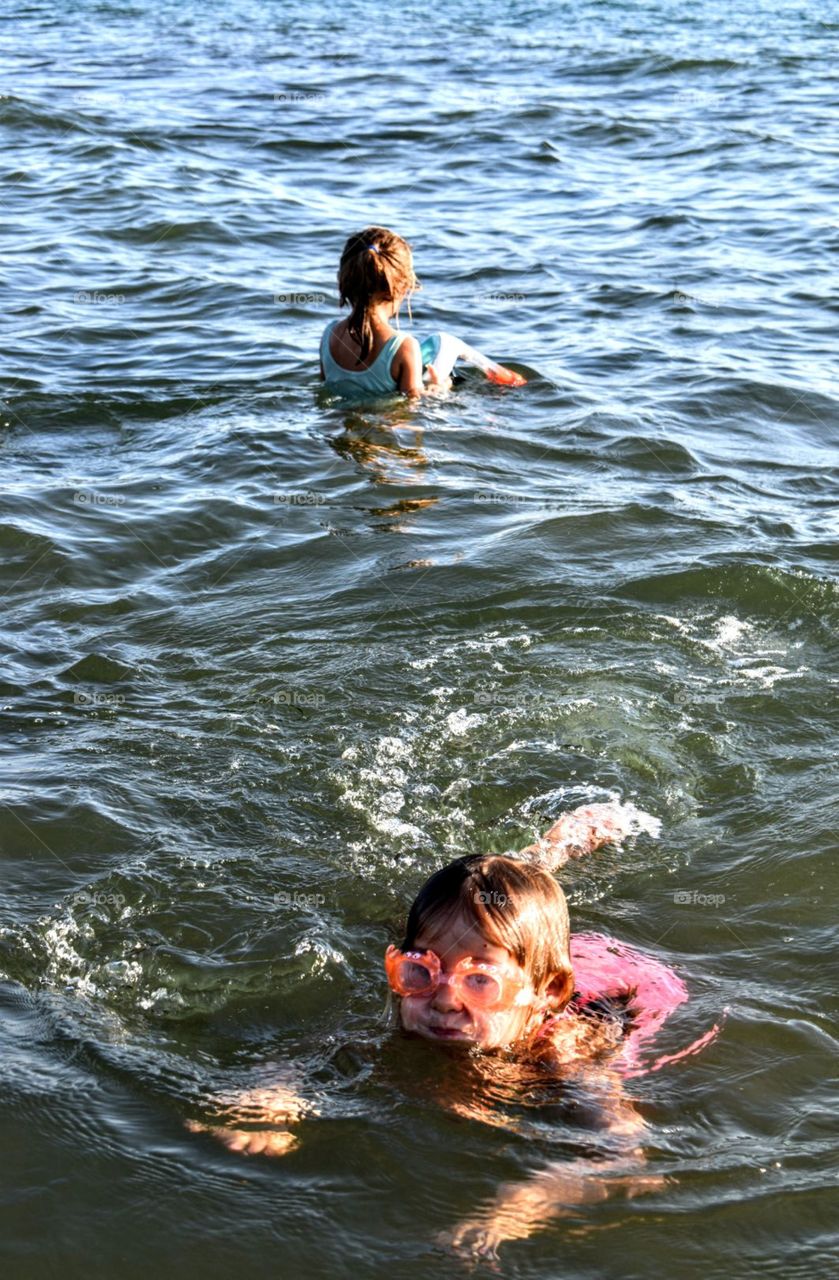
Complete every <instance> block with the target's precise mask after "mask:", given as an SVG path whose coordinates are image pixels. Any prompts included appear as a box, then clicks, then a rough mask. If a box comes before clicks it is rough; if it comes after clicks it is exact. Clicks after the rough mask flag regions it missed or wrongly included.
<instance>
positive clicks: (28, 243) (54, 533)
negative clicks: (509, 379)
mask: <svg viewBox="0 0 839 1280" xmlns="http://www.w3.org/2000/svg"><path fill="white" fill-rule="evenodd" d="M402 12H403V14H404V15H405V16H404V18H403V19H402V21H401V22H400V21H399V20H398V19H397V17H396V13H395V11H389V10H388V11H380V10H371V9H370V8H369V7H367V6H361V5H358V4H355V3H351V4H348V5H345V6H343V7H342V9H341V11H340V13H336V12H334V11H333V10H331V9H329V8H328V7H326V6H323V5H321V4H320V3H319V2H318V0H316V3H315V6H314V7H306V6H303V5H302V4H297V3H289V4H287V5H280V4H276V3H268V4H255V3H249V2H248V0H230V2H228V3H225V4H223V5H222V4H212V3H211V4H206V5H202V4H198V3H194V2H193V0H184V2H183V3H181V4H178V5H175V4H171V3H162V2H161V3H145V2H138V3H135V4H133V5H120V6H117V5H113V4H97V3H91V2H87V3H67V4H64V5H62V6H51V5H47V4H44V3H31V4H28V5H25V6H23V7H22V8H21V9H20V10H19V12H18V13H17V14H16V15H14V16H13V14H12V10H11V7H8V8H4V9H3V11H2V15H0V16H2V24H0V48H2V54H3V60H4V63H5V67H6V70H5V74H4V77H3V83H2V86H0V87H1V88H2V93H3V97H2V100H0V125H2V135H0V136H2V143H3V184H2V192H0V223H1V224H2V228H3V233H4V234H3V242H4V255H3V260H4V269H3V272H2V284H1V285H0V290H2V311H1V312H0V316H2V318H0V326H2V343H0V352H2V356H0V374H2V392H0V395H2V414H0V459H2V465H3V495H2V511H0V549H1V550H2V584H0V591H2V599H3V606H4V607H3V611H2V642H3V646H4V653H5V658H4V664H3V670H2V677H1V678H2V687H1V688H0V694H2V697H1V698H0V705H2V724H3V735H2V746H3V763H4V766H5V768H4V774H3V783H2V796H0V801H1V802H2V805H1V807H0V841H1V842H2V856H3V863H2V866H3V885H2V929H1V930H0V1037H2V1047H1V1048H0V1080H2V1106H0V1169H1V1170H2V1173H0V1204H2V1240H3V1245H2V1248H3V1251H4V1254H5V1261H6V1265H5V1271H4V1274H8V1275H9V1276H10V1277H13V1280H18V1278H20V1280H47V1278H50V1280H51V1278H52V1277H58V1276H60V1277H62V1280H64V1278H66V1280H77V1278H81V1277H85V1278H86V1280H88V1278H89V1280H112V1278H116V1277H119V1280H135V1278H136V1280H139V1278H140V1277H143V1278H145V1277H148V1276H150V1275H151V1276H155V1277H159V1278H160V1280H169V1278H170V1277H172V1278H173V1280H174V1278H175V1277H181V1276H183V1275H193V1274H194V1275H200V1276H201V1277H202V1278H203V1280H216V1278H217V1277H218V1278H221V1277H228V1276H231V1275H237V1276H238V1275H241V1276H246V1277H254V1278H260V1280H261V1278H262V1277H285V1276H289V1277H291V1276H294V1277H302V1278H304V1280H308V1278H309V1277H321V1276H340V1277H345V1276H346V1277H350V1276H352V1277H357V1276H364V1277H368V1276H371V1277H390V1276H393V1275H395V1274H397V1273H398V1274H400V1275H404V1276H408V1277H412V1278H416V1280H420V1278H422V1280H425V1278H426V1277H432V1276H434V1277H436V1276H439V1275H455V1274H460V1272H459V1271H458V1268H457V1265H456V1264H455V1263H454V1262H453V1261H451V1260H447V1259H445V1258H443V1257H441V1255H440V1254H439V1253H435V1252H434V1251H433V1249H432V1240H433V1238H434V1236H435V1234H436V1233H437V1232H438V1231H440V1230H443V1229H445V1228H448V1227H451V1226H453V1225H454V1223H456V1222H457V1221H458V1220H459V1219H462V1218H463V1217H466V1216H468V1215H469V1214H470V1213H471V1212H474V1210H475V1209H476V1207H477V1206H479V1205H480V1204H481V1203H482V1202H485V1201H486V1199H487V1198H488V1197H490V1196H491V1195H492V1194H493V1192H494V1190H495V1188H496V1187H497V1186H498V1185H499V1183H501V1182H503V1181H510V1180H515V1179H520V1178H524V1177H526V1175H527V1173H528V1171H529V1170H532V1169H534V1168H537V1167H539V1166H540V1165H541V1164H544V1163H545V1162H546V1161H547V1160H548V1159H550V1158H552V1157H553V1158H556V1156H557V1151H560V1152H561V1151H562V1150H564V1148H563V1146H562V1142H561V1139H562V1138H563V1134H562V1133H561V1132H560V1127H558V1126H557V1125H556V1124H554V1123H553V1122H552V1120H551V1116H550V1113H549V1111H548V1112H540V1111H538V1110H537V1109H531V1110H532V1123H531V1125H530V1127H529V1128H527V1129H526V1130H523V1131H522V1132H515V1131H514V1130H513V1129H512V1128H507V1129H504V1128H492V1127H488V1126H486V1125H483V1124H480V1123H477V1122H476V1121H470V1120H466V1119H456V1118H455V1117H453V1116H452V1115H451V1113H450V1112H449V1111H447V1110H446V1109H445V1108H444V1107H443V1106H441V1104H440V1093H441V1090H444V1089H445V1088H446V1087H447V1081H449V1073H450V1072H451V1070H452V1065H451V1063H450V1062H449V1061H448V1060H447V1059H446V1057H445V1055H443V1054H441V1053H432V1052H429V1051H426V1050H424V1049H423V1047H419V1049H418V1048H417V1047H416V1046H414V1045H411V1044H409V1043H407V1042H405V1041H402V1040H400V1039H399V1038H398V1037H394V1036H393V1035H392V1034H391V1033H390V1032H388V1030H387V1028H386V1026H385V1025H384V1024H383V1022H382V1019H381V1012H382V1008H383V1004H384V995H385V990H384V982H383V974H382V971H381V956H382V953H383V951H384V948H385V945H386V943H387V942H388V941H389V940H391V939H392V938H393V937H394V935H395V933H396V932H397V931H398V929H399V926H400V923H401V920H402V919H403V917H404V912H405V910H406V907H407V905H408V904H409V902H410V900H411V897H412V895H413V893H414V892H415V890H416V889H417V887H418V886H419V884H420V883H421V881H422V880H423V878H424V877H425V876H426V875H427V874H428V873H429V872H430V871H431V870H432V869H434V868H436V867H437V866H439V865H440V864H441V863H442V862H443V861H444V860H446V859H448V858H450V857H453V856H456V855H457V854H459V853H461V852H465V851H468V850H474V849H479V848H486V849H494V850H503V849H508V848H511V847H513V846H518V845H521V844H525V843H527V842H528V841H529V839H530V838H531V837H532V835H533V834H534V833H535V831H536V830H537V829H539V828H540V827H543V826H545V825H547V823H548V822H549V821H551V820H552V819H553V818H555V817H556V816H558V814H559V813H560V812H562V811H563V810H564V809H565V808H568V807H570V806H571V805H573V804H575V803H579V802H580V801H582V800H589V799H602V798H605V797H606V796H608V795H610V794H617V795H620V796H622V797H623V798H625V799H628V800H633V801H634V802H635V803H636V804H638V805H640V806H641V807H643V808H644V809H645V810H647V811H649V812H651V813H653V814H655V815H657V816H658V817H659V818H660V819H661V820H662V823H663V830H662V835H661V838H660V839H658V840H654V839H651V838H649V837H647V836H642V837H639V838H638V840H637V841H636V843H635V844H634V846H633V847H630V846H627V847H626V848H625V849H624V850H623V851H621V852H617V851H615V850H607V851H604V852H602V853H601V854H598V855H597V856H596V857H594V858H593V859H591V860H590V861H589V862H587V863H584V864H579V865H575V866H574V867H573V868H572V869H571V870H570V871H569V872H568V873H567V874H566V875H565V877H564V883H565V885H566V889H567V892H568V894H569V898H570V901H571V906H572V914H573V920H574V923H575V924H576V926H577V927H580V928H586V929H602V930H605V931H608V932H611V933H614V934H616V935H617V936H619V937H621V938H623V939H625V940H626V941H628V942H631V943H635V944H636V945H641V946H645V947H647V948H649V949H650V950H652V951H653V952H654V954H656V955H659V956H661V957H663V958H664V959H667V960H669V961H670V962H671V963H673V964H675V965H676V967H677V968H678V970H679V972H680V973H682V975H683V976H684V977H685V979H686V981H687V982H688V984H689V986H690V988H691V992H692V996H693V998H692V1000H691V1001H690V1003H689V1004H688V1005H687V1006H685V1007H684V1008H683V1009H682V1010H681V1011H680V1012H679V1014H678V1016H677V1017H676V1018H674V1020H673V1023H672V1024H671V1025H670V1026H669V1027H668V1028H666V1029H665V1032H664V1033H663V1035H662V1038H661V1049H662V1051H668V1050H669V1049H673V1048H676V1047H678V1046H679V1045H680V1044H682V1043H684V1042H685V1041H686V1040H687V1039H688V1038H693V1037H694V1036H696V1035H698V1034H700V1033H701V1032H702V1031H703V1030H704V1029H706V1028H707V1027H708V1026H709V1025H710V1024H711V1023H712V1022H713V1021H715V1020H717V1019H718V1018H719V1016H720V1013H721V1010H722V1009H723V1008H724V1007H728V1009H729V1015H728V1020H727V1022H726V1025H725V1028H724V1031H723V1034H722V1035H721V1036H720V1038H719V1039H718V1040H717V1041H716V1043H715V1044H713V1045H712V1046H711V1047H709V1048H708V1049H706V1050H705V1052H704V1053H703V1054H701V1055H700V1056H698V1057H696V1058H692V1059H688V1060H686V1061H683V1062H681V1063H679V1064H677V1065H675V1066H673V1067H672V1068H671V1069H670V1070H664V1071H661V1072H658V1073H656V1074H654V1075H650V1076H645V1077H642V1078H639V1079H638V1080H635V1081H633V1082H632V1083H631V1086H630V1091H631V1093H632V1095H633V1096H634V1097H635V1098H636V1099H637V1100H638V1104H639V1106H640V1108H641V1109H642V1110H643V1111H644V1114H645V1115H646V1117H647V1119H648V1121H649V1123H650V1140H649V1143H648V1153H649V1166H648V1169H649V1171H651V1172H653V1173H657V1174H664V1175H667V1176H668V1177H669V1178H672V1179H674V1180H675V1181H673V1182H671V1183H670V1184H668V1186H667V1188H666V1189H664V1190H662V1191H660V1192H658V1193H656V1194H653V1195H649V1196H645V1197H641V1198H639V1199H636V1200H633V1201H627V1200H625V1199H623V1198H620V1197H617V1198H615V1199H611V1200H608V1201H606V1202H605V1203H602V1204H598V1205H594V1206H592V1207H591V1208H589V1209H586V1210H583V1211H582V1212H580V1213H579V1214H578V1215H576V1216H575V1217H574V1218H573V1219H569V1220H566V1221H564V1222H555V1223H553V1224H552V1225H549V1226H547V1227H546V1228H545V1230H544V1231H542V1232H540V1233H538V1234H535V1235H533V1236H532V1237H531V1238H530V1239H529V1240H527V1241H522V1242H517V1243H516V1242H513V1243H510V1244H508V1245H506V1246H504V1247H503V1248H502V1251H501V1263H500V1266H501V1271H502V1274H504V1275H508V1276H516V1277H528V1278H529V1277H533V1278H534V1280H535V1278H538V1280H548V1278H549V1277H550V1278H551V1280H552V1278H553V1277H560V1276H561V1277H563V1280H583V1278H585V1280H588V1278H589V1277H591V1278H598V1280H599V1278H602V1277H607V1278H608V1280H612V1278H613V1277H614V1278H615V1280H618V1278H620V1280H629V1278H635V1277H637V1278H639V1280H653V1278H655V1280H657V1278H658V1277H671V1276H679V1277H688V1278H690V1280H692V1278H693V1277H697V1278H698V1277H702V1280H712V1278H717V1277H719V1278H721V1280H722V1278H723V1277H725V1278H726V1280H728V1278H730V1277H737V1278H739V1277H751V1276H760V1277H762V1278H763V1277H767V1278H769V1277H771V1278H775V1277H777V1278H778V1280H790V1278H793V1280H798V1278H799V1277H801V1278H803V1277H806V1278H807V1280H811V1277H817V1278H820V1277H823V1276H824V1277H827V1276H835V1275H839V1238H837V1231H836V1221H837V1190H836V1184H837V1173H839V1167H838V1166H837V1156H836V1149H837V1142H836V1139H837V1122H836V1113H837V1103H838V1102H839V1099H838V1098H837V1087H836V1052H837V1031H836V1015H837V994H836V973H837V968H836V955H835V932H836V931H835V902H836V898H837V892H839V876H837V871H836V860H835V830H836V825H837V823H836V817H835V814H834V813H833V812H832V805H831V801H832V792H833V785H834V776H835V760H836V740H837V733H836V714H835V691H836V680H837V676H836V665H835V634H836V619H837V612H839V609H838V607H837V605H838V603H839V602H838V601H837V590H836V582H835V572H834V566H835V562H836V556H837V524H836V491H835V481H836V474H837V458H836V452H835V443H836V422H837V413H836V408H837V399H838V398H839V388H837V379H836V331H837V303H836V292H835V278H834V276H833V271H834V268H835V262H836V251H837V248H839V231H837V223H836V207H837V195H839V190H837V188H838V187H839V184H837V178H836V172H837V169H836V155H837V148H836V128H835V95H836V86H835V78H832V77H834V73H835V65H836V55H837V32H839V9H837V6H836V5H835V4H829V5H823V4H818V5H817V4H815V3H810V2H808V3H805V4H795V5H793V4H788V3H783V2H781V3H775V4H771V5H763V4H755V5H750V6H740V5H736V4H735V5H732V4H720V3H709V2H707V0H701V3H698V4H693V5H687V4H683V3H655V4H651V5H643V6H641V5H621V4H617V3H595V2H593V0H587V2H586V3H582V4H579V5H560V6H556V5H548V4H546V3H542V4H532V5H518V4H513V3H507V4H505V5H503V6H502V7H501V9H500V10H496V11H494V12H491V11H488V10H486V9H485V8H484V7H483V6H478V5H476V4H473V3H466V4H464V5H462V6H460V7H457V8H456V9H451V10H445V11H444V10H430V9H427V8H420V7H415V8H411V7H409V8H408V9H406V10H403V11H402ZM370 222H374V223H383V224H385V225H390V226H393V227H394V228H395V229H396V230H397V231H399V232H400V233H402V234H403V235H405V236H406V237H407V238H408V239H409V240H410V241H411V242H412V244H413V245H414V251H415V261H416V266H417V271H418V274H419V276H420V278H421V279H422V281H423V284H424V289H423V292H422V293H421V294H420V295H419V296H418V298H417V299H416V302H415V306H414V326H415V329H416V331H418V332H421V333H422V332H430V331H432V330H434V329H439V328H445V329H449V330H453V331H455V332H457V333H460V334H462V335H463V336H464V337H465V338H467V339H468V340H469V341H471V342H472V343H474V344H475V345H477V346H478V347H480V348H481V349H483V350H485V351H487V352H490V353H491V354H492V355H494V356H495V357H497V358H499V359H512V360H515V361H517V362H518V364H519V367H522V368H525V369H527V370H529V373H530V379H531V380H530V382H529V384H528V386H527V387H526V388H524V389H523V390H522V391H520V392H515V393H506V392H504V391H503V390H499V389H497V388H489V387H488V386H486V385H484V384H481V383H476V382H475V381H468V382H467V383H466V384H465V385H464V386H462V387H459V388H458V389H456V390H455V391H454V392H452V393H451V394H450V395H448V396H447V397H444V398H441V399H437V400H430V401H428V402H426V403H422V404H421V405H420V406H419V407H418V408H414V409H409V408H407V407H406V406H404V405H401V406H397V407H393V406H390V407H388V406H378V407H373V408H370V409H364V408H360V409H359V408H356V409H353V410H348V409H344V408H342V407H341V406H340V405H339V404H336V403H333V402H330V401H329V399H328V397H327V398H324V397H323V395H322V394H321V393H320V392H319V390H318V386H317V359H316V352H317V343H318V339H319V336H320V333H321V330H322V328H323V326H324V325H325V323H326V322H327V321H328V320H329V319H331V318H332V317H333V316H334V315H335V314H337V298H336V296H335V287H334V275H335V270H336V266H337V259H338V255H339V253H340V248H341V246H342V244H343V240H344V238H345V237H346V235H347V234H348V232H349V231H351V230H354V229H357V228H359V227H361V226H363V225H365V224H366V223H370ZM685 898H689V901H685V900H684V899H685ZM288 1062H294V1063H297V1064H299V1068H300V1070H301V1072H302V1073H303V1075H304V1076H305V1079H306V1082H307V1084H306V1092H307V1095H308V1097H309V1098H310V1100H312V1101H313V1102H315V1103H316V1104H317V1106H318V1107H319V1109H320V1113H321V1114H320V1116H319V1117H318V1118H313V1119H310V1120H309V1121H308V1122H307V1123H305V1124H304V1125H302V1126H301V1128H300V1130H299V1133H300V1137H301V1143H300V1146H299V1148H298V1150H296V1151H294V1152H293V1153H291V1154H290V1155H288V1156H287V1157H286V1158H284V1159H282V1160H274V1161H270V1160H267V1159H251V1160H246V1159H243V1158H241V1157H239V1158H237V1157H235V1156H233V1155H231V1154H230V1153H228V1152H227V1151H225V1150H223V1149H222V1148H221V1147H219V1146H217V1145H216V1144H215V1143H214V1142H213V1141H212V1140H211V1139H209V1138H205V1137H200V1136H195V1135H193V1134H190V1133H188V1132H187V1131H186V1130H185V1128H184V1121H185V1120H186V1119H187V1118H189V1117H191V1116H201V1115H206V1114H208V1112H209V1110H210V1109H211V1107H212V1099H213V1098H214V1097H215V1096H217V1095H218V1094H219V1093H221V1092H224V1091H229V1090H232V1089H236V1088H239V1087H244V1086H246V1085H249V1084H252V1083H254V1082H255V1081H257V1082H263V1081H266V1080H270V1079H271V1078H273V1076H274V1075H275V1074H276V1073H277V1072H278V1071H281V1070H282V1064H285V1063H288ZM564 1136H565V1137H566V1138H567V1135H564ZM566 1145H567V1144H566Z"/></svg>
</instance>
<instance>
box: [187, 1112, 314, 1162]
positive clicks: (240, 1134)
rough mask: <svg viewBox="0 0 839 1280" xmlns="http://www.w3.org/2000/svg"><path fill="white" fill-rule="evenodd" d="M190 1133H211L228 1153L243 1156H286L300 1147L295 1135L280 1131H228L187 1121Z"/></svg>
mask: <svg viewBox="0 0 839 1280" xmlns="http://www.w3.org/2000/svg"><path fill="white" fill-rule="evenodd" d="M186 1127H187V1129H189V1131H190V1133H211V1134H212V1135H213V1137H214V1138H217V1139H218V1141H219V1142H220V1143H222V1145H223V1146H225V1147H227V1149H228V1151H235V1152H237V1153H238V1154H239V1155H243V1156H284V1155H287V1154H288V1152H289V1151H293V1150H294V1148H295V1147H296V1146H298V1145H299V1142H300V1140H299V1138H295V1136H294V1134H293V1133H288V1132H284V1131H281V1130H278V1129H250V1130H248V1129H226V1128H225V1127H224V1126H223V1125H213V1124H201V1123H200V1121H198V1120H187V1122H186Z"/></svg>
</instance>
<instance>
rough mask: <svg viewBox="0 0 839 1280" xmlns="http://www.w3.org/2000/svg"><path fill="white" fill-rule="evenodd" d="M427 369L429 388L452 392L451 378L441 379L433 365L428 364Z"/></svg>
mask: <svg viewBox="0 0 839 1280" xmlns="http://www.w3.org/2000/svg"><path fill="white" fill-rule="evenodd" d="M425 368H426V372H427V373H428V385H429V388H430V387H436V388H437V389H438V390H440V391H451V389H452V380H451V378H441V377H440V375H439V373H438V372H437V370H436V369H435V368H434V365H433V364H427V365H426V366H425Z"/></svg>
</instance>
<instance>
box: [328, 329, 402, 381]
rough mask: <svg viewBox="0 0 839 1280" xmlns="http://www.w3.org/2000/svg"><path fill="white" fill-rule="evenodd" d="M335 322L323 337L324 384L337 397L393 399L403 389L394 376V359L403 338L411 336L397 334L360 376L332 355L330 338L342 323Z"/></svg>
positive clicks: (359, 371) (360, 372)
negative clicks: (343, 366)
mask: <svg viewBox="0 0 839 1280" xmlns="http://www.w3.org/2000/svg"><path fill="white" fill-rule="evenodd" d="M340 318H341V317H340V316H339V317H338V320H331V321H330V322H329V324H328V325H327V326H326V328H325V329H324V331H323V337H322V338H321V340H320V358H321V360H322V361H323V372H324V375H325V380H324V385H325V386H326V387H327V388H328V389H329V390H330V391H331V392H333V393H334V394H335V395H339V396H346V397H348V398H352V399H354V400H357V399H358V398H359V397H360V396H364V397H365V398H370V397H372V396H392V395H393V394H394V393H395V392H397V391H398V390H399V387H398V386H397V384H396V383H395V382H394V380H393V378H392V377H391V373H390V366H391V365H392V363H393V357H394V356H395V355H396V349H397V347H398V346H399V344H400V342H401V341H402V339H403V338H405V337H407V334H404V333H397V334H395V335H394V336H393V337H392V338H388V340H387V342H386V343H385V345H384V346H383V347H382V349H381V351H380V352H379V354H378V355H377V356H376V359H375V360H374V361H373V363H372V364H371V365H370V367H369V368H368V369H359V370H358V372H357V373H355V372H353V370H352V369H343V368H342V367H341V365H339V364H338V363H337V362H336V361H335V360H334V359H333V358H332V355H331V354H330V351H329V338H330V335H331V333H332V330H333V329H334V328H335V326H336V324H338V322H339V320H340Z"/></svg>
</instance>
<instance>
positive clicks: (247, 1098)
mask: <svg viewBox="0 0 839 1280" xmlns="http://www.w3.org/2000/svg"><path fill="white" fill-rule="evenodd" d="M218 1101H219V1102H220V1103H221V1104H222V1105H223V1106H224V1108H225V1113H226V1115H227V1117H228V1120H229V1123H228V1124H202V1123H201V1121H199V1120H187V1122H186V1127H187V1129H189V1131H190V1133H210V1134H212V1136H213V1137H214V1138H216V1139H217V1140H218V1141H219V1142H221V1143H222V1144H223V1145H224V1146H225V1147H227V1149H228V1151H236V1152H237V1153H238V1154H239V1155H244V1156H284V1155H286V1154H287V1153H288V1152H289V1151H293V1150H294V1148H295V1147H297V1146H298V1145H299V1139H298V1138H296V1137H295V1136H294V1134H292V1133H289V1132H288V1130H287V1129H284V1128H283V1129H280V1128H276V1129H241V1128H238V1127H234V1126H236V1125H241V1124H261V1125H287V1124H294V1122H295V1121H296V1120H299V1119H300V1118H301V1116H303V1115H305V1114H306V1113H307V1112H312V1111H314V1107H313V1106H312V1105H311V1103H308V1102H306V1100H305V1099H304V1098H301V1097H300V1095H299V1094H297V1093H295V1092H294V1090H293V1089H290V1088H288V1087H287V1086H286V1085H271V1086H270V1088H264V1089H247V1090H244V1091H243V1092H238V1093H234V1094H227V1095H224V1094H222V1095H221V1096H220V1097H219V1099H218Z"/></svg>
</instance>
